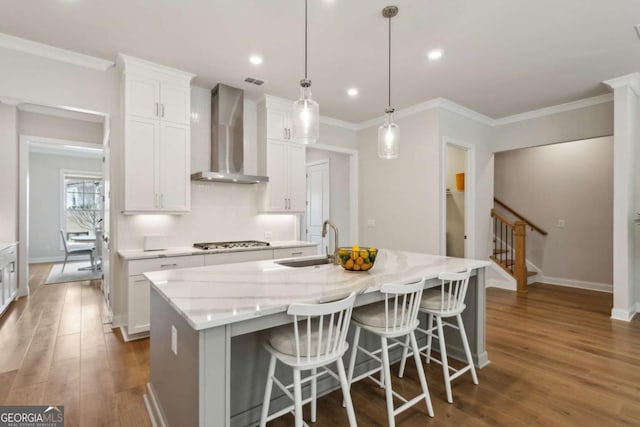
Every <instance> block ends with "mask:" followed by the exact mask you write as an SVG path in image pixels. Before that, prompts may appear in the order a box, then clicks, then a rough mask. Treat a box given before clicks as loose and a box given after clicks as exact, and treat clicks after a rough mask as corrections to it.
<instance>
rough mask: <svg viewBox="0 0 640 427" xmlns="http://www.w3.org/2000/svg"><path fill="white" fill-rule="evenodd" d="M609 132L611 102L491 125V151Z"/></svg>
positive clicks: (611, 124) (602, 134) (611, 115)
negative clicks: (492, 135)
mask: <svg viewBox="0 0 640 427" xmlns="http://www.w3.org/2000/svg"><path fill="white" fill-rule="evenodd" d="M609 135H613V102H606V103H603V104H597V105H592V106H590V107H585V108H579V109H576V110H571V111H565V112H561V113H557V114H552V115H548V116H543V117H537V118H534V119H529V120H522V121H518V122H515V123H509V124H504V125H501V126H496V127H495V128H494V137H493V150H494V151H495V152H498V151H505V150H513V149H516V148H525V147H534V146H538V145H545V144H555V143H557V142H568V141H577V140H581V139H587V138H595V137H599V136H609Z"/></svg>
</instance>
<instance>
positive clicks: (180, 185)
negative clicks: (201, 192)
mask: <svg viewBox="0 0 640 427" xmlns="http://www.w3.org/2000/svg"><path fill="white" fill-rule="evenodd" d="M189 150H190V138H189V126H185V125H179V124H173V123H168V122H161V125H160V150H159V151H160V153H159V154H160V155H159V158H160V201H159V203H160V208H161V209H162V210H165V211H188V210H189V207H190V193H191V182H190V167H189V162H190V160H191V158H190V154H189V153H190V151H189Z"/></svg>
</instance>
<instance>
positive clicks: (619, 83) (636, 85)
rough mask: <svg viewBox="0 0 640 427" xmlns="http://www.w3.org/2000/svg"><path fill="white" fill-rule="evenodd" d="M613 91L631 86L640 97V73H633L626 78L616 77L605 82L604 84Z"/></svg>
mask: <svg viewBox="0 0 640 427" xmlns="http://www.w3.org/2000/svg"><path fill="white" fill-rule="evenodd" d="M603 83H604V84H606V85H607V86H609V87H610V88H611V89H618V88H620V87H624V86H629V87H630V88H631V89H632V90H633V91H634V92H635V94H636V95H639V96H640V73H631V74H627V75H626V76H620V77H616V78H614V79H609V80H605V81H604V82H603Z"/></svg>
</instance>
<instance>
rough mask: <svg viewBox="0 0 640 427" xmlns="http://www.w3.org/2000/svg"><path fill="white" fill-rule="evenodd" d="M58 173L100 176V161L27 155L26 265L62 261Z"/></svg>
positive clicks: (39, 154)
mask: <svg viewBox="0 0 640 427" xmlns="http://www.w3.org/2000/svg"><path fill="white" fill-rule="evenodd" d="M61 170H73V171H82V172H93V173H96V172H97V173H100V172H101V171H102V161H101V160H100V159H92V158H86V157H85V158H83V157H74V156H65V155H54V154H50V153H37V152H35V153H30V154H29V207H30V211H29V262H48V261H52V260H62V259H64V250H63V249H61V247H60V245H61V240H60V223H61V221H60V216H61V212H62V208H61V206H60V202H61V200H60V198H61V188H60V187H61V185H62V183H61V178H60V172H61Z"/></svg>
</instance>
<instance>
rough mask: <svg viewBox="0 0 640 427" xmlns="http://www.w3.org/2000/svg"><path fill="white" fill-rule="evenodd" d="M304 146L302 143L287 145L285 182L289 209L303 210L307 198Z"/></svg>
mask: <svg viewBox="0 0 640 427" xmlns="http://www.w3.org/2000/svg"><path fill="white" fill-rule="evenodd" d="M306 168H307V167H306V148H305V146H304V145H295V144H291V145H288V146H287V183H288V190H289V192H288V194H289V196H288V197H289V210H290V211H291V212H304V210H305V205H306V199H307V170H306Z"/></svg>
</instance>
